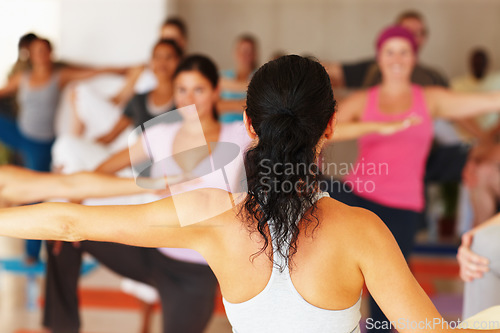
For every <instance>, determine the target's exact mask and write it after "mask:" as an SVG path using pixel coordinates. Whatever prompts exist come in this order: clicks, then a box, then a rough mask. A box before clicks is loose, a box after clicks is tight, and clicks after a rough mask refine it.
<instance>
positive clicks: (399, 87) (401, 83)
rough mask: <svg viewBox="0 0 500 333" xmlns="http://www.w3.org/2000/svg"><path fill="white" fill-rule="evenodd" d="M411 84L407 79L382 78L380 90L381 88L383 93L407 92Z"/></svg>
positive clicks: (397, 93)
mask: <svg viewBox="0 0 500 333" xmlns="http://www.w3.org/2000/svg"><path fill="white" fill-rule="evenodd" d="M411 86H412V84H411V82H410V81H409V80H407V79H401V80H399V79H398V80H395V79H392V80H390V81H388V80H382V83H381V84H380V90H382V91H383V92H384V93H385V94H390V95H399V94H402V93H406V92H408V91H409V90H410V89H411Z"/></svg>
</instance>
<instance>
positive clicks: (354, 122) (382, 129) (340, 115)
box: [331, 91, 421, 141]
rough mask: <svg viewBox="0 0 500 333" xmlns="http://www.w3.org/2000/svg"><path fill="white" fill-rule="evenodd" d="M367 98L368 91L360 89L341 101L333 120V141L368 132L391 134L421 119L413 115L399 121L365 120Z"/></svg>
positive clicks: (359, 135) (350, 138) (358, 136)
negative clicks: (363, 115) (362, 116)
mask: <svg viewBox="0 0 500 333" xmlns="http://www.w3.org/2000/svg"><path fill="white" fill-rule="evenodd" d="M366 98H367V94H366V91H360V92H356V93H353V94H352V95H350V96H349V97H347V98H346V99H344V100H343V101H342V102H340V104H339V107H338V111H337V115H336V118H335V119H332V120H331V121H332V124H331V126H332V127H333V128H334V132H333V133H334V134H333V138H332V140H333V141H344V140H352V139H357V138H360V137H362V136H364V135H367V134H382V135H390V134H394V133H396V132H399V131H402V130H404V129H406V128H408V127H410V126H412V125H415V124H418V123H420V121H421V120H420V118H418V117H414V116H412V117H408V118H406V119H403V120H398V121H389V122H363V121H361V115H362V113H363V110H364V108H365V107H366ZM335 122H336V124H335Z"/></svg>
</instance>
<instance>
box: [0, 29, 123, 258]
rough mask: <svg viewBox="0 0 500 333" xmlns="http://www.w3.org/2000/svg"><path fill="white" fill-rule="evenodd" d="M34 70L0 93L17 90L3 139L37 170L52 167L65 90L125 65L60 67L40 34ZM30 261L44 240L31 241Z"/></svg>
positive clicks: (0, 123) (0, 120)
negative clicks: (14, 109)
mask: <svg viewBox="0 0 500 333" xmlns="http://www.w3.org/2000/svg"><path fill="white" fill-rule="evenodd" d="M29 53H30V61H31V65H32V66H31V70H30V71H26V72H21V73H18V74H16V75H14V76H13V77H12V78H11V79H10V80H9V81H8V83H7V85H6V86H5V87H4V88H2V89H0V97H3V96H9V95H14V94H16V93H17V97H18V106H19V112H18V115H17V120H14V119H11V118H9V117H7V116H5V115H0V141H1V142H3V143H4V144H5V145H7V146H8V147H9V148H11V149H12V150H14V151H17V152H19V154H20V155H21V157H22V159H23V163H24V166H25V167H27V168H29V169H32V170H36V171H50V163H51V147H52V143H53V142H54V138H55V132H54V117H55V112H56V110H57V105H58V103H59V97H60V93H61V90H62V89H63V88H64V87H65V86H66V85H67V84H68V83H69V82H71V81H73V80H79V79H85V78H89V77H92V76H94V75H96V74H99V73H105V72H114V73H122V72H124V69H111V68H106V69H81V68H70V67H67V68H61V69H56V66H55V64H54V62H53V60H52V46H51V44H50V42H49V41H48V40H46V39H41V38H37V39H35V40H34V41H32V42H31V44H30V45H29ZM26 245H27V255H28V262H32V261H36V260H38V256H39V252H40V241H28V242H27V244H26Z"/></svg>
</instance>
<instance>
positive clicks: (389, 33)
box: [376, 25, 418, 54]
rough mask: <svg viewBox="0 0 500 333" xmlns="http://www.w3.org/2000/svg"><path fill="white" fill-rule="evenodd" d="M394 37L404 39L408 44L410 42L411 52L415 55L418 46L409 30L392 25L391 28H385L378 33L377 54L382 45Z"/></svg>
mask: <svg viewBox="0 0 500 333" xmlns="http://www.w3.org/2000/svg"><path fill="white" fill-rule="evenodd" d="M394 37H399V38H404V39H406V40H407V41H408V42H410V44H411V47H412V49H413V52H414V53H415V54H417V52H418V45H417V42H416V41H415V37H414V36H413V34H412V33H411V31H410V30H408V29H406V28H404V27H402V26H400V25H393V26H390V27H387V28H385V29H384V30H383V31H382V32H381V33H380V35H379V36H378V38H377V43H376V48H377V54H378V53H379V52H380V49H381V48H382V45H383V44H384V43H385V42H386V41H387V40H388V39H391V38H394Z"/></svg>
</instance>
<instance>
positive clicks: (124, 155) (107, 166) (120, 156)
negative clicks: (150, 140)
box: [95, 140, 148, 174]
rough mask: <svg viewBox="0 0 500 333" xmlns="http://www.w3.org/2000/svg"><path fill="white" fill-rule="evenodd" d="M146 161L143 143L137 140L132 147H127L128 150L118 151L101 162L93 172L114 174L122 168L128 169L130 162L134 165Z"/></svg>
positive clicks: (146, 156)
mask: <svg viewBox="0 0 500 333" xmlns="http://www.w3.org/2000/svg"><path fill="white" fill-rule="evenodd" d="M147 159H148V155H147V153H146V152H145V151H144V144H143V141H142V140H137V141H136V142H135V143H134V144H133V145H131V146H129V148H125V149H123V150H121V151H119V152H118V153H116V154H114V155H112V156H111V157H109V158H108V159H107V160H106V161H104V162H102V163H101V164H100V165H99V166H98V167H97V168H96V169H95V171H96V172H101V173H108V174H114V173H116V172H118V171H120V170H122V169H124V168H127V167H130V166H131V164H132V161H133V162H134V163H141V162H143V161H147Z"/></svg>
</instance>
